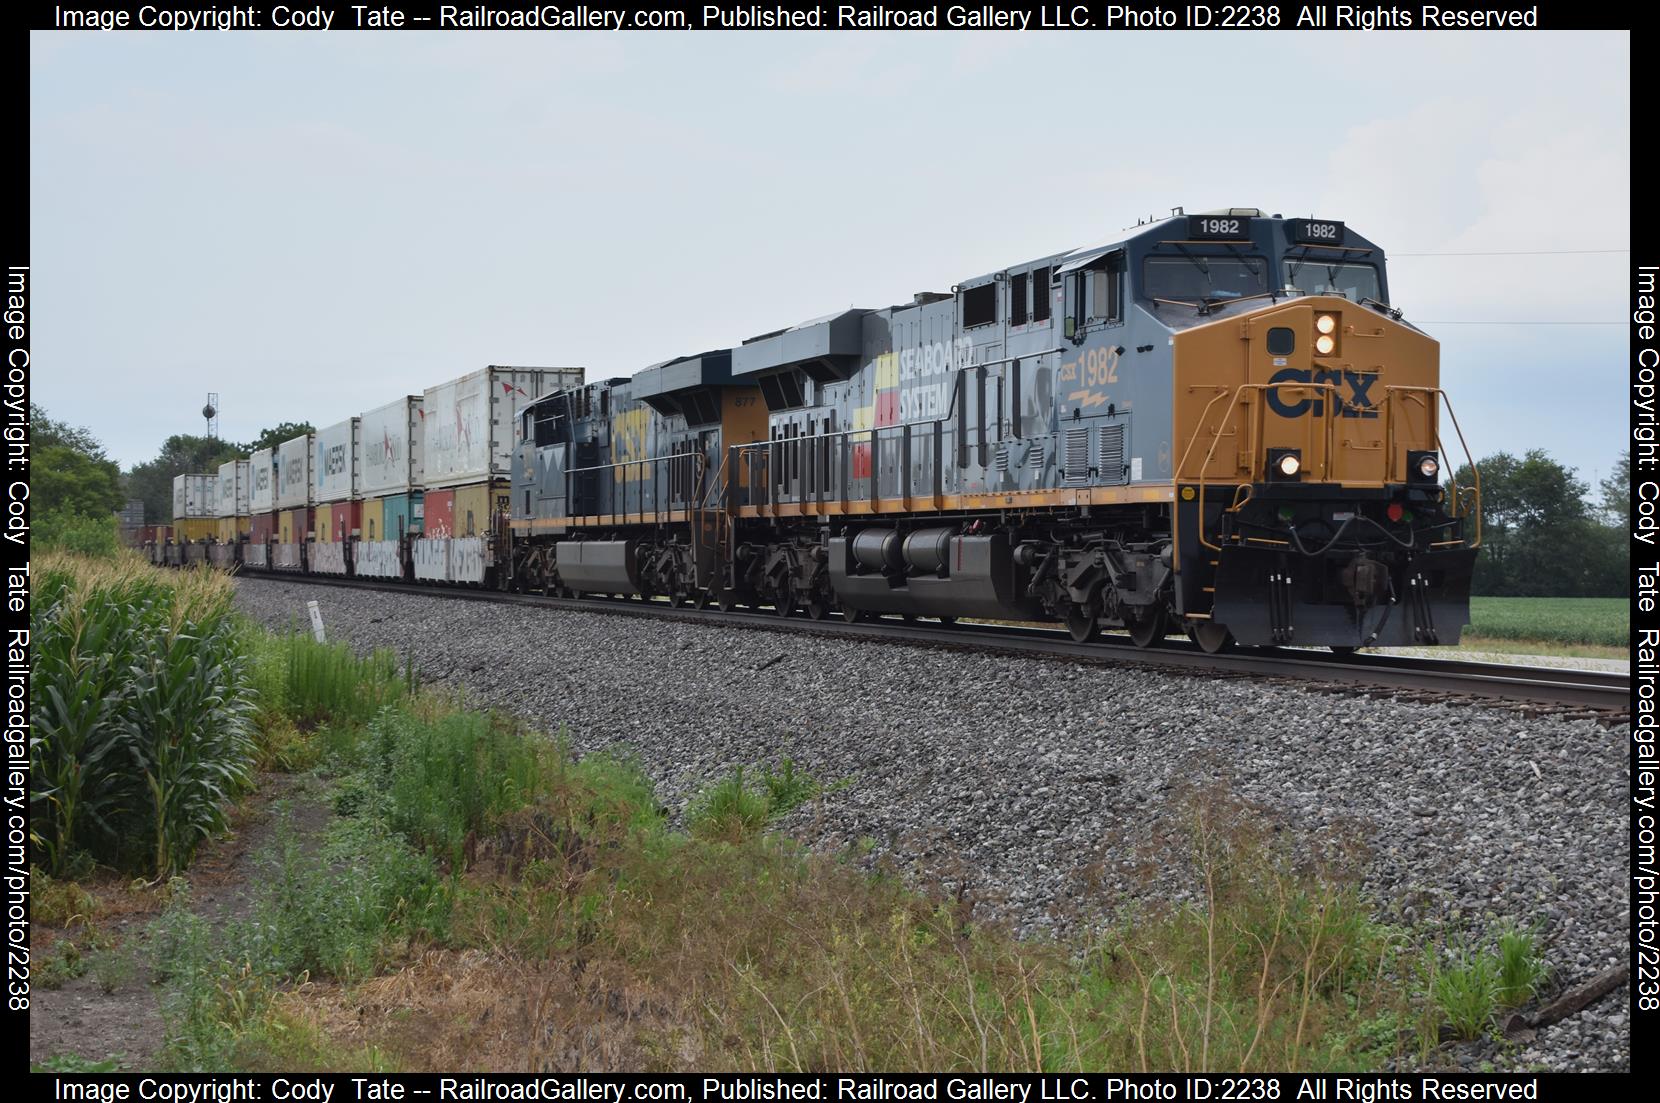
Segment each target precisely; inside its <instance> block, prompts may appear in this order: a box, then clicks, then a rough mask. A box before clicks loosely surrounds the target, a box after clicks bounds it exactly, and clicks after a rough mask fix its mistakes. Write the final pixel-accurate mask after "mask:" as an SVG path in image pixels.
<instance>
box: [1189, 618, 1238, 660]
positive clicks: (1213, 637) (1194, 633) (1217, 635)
mask: <svg viewBox="0 0 1660 1103" xmlns="http://www.w3.org/2000/svg"><path fill="white" fill-rule="evenodd" d="M1187 634H1188V636H1189V637H1190V638H1191V639H1192V640H1193V642H1194V643H1196V644H1198V645H1199V650H1200V651H1203V652H1204V653H1205V654H1207V655H1219V654H1221V653H1222V652H1224V651H1226V650H1228V649H1229V648H1231V647H1233V634H1232V633H1231V632H1229V631H1228V626H1227V625H1225V624H1212V623H1211V622H1210V621H1208V620H1201V621H1196V622H1194V623H1192V624H1189V625H1188V628H1187Z"/></svg>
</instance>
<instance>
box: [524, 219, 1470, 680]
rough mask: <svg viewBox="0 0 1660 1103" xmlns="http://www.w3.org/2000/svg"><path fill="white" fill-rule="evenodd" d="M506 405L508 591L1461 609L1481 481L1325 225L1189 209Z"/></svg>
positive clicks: (1146, 625)
mask: <svg viewBox="0 0 1660 1103" xmlns="http://www.w3.org/2000/svg"><path fill="white" fill-rule="evenodd" d="M521 418H522V422H521V425H520V431H519V437H520V440H519V443H518V445H517V447H516V448H515V450H514V455H513V462H512V482H511V493H510V496H509V517H508V521H507V526H506V531H505V532H503V533H502V534H501V538H500V540H499V541H498V542H497V545H496V547H495V549H494V556H495V575H494V581H495V582H496V583H497V584H499V585H502V586H505V587H511V588H515V589H521V590H541V591H547V592H557V593H565V594H612V595H639V596H642V597H652V596H666V597H668V598H670V599H673V600H677V601H692V602H698V603H705V602H713V603H715V604H717V605H719V606H720V607H722V608H729V607H731V606H733V605H747V606H770V607H772V608H773V609H775V610H776V611H777V612H778V613H779V614H780V615H790V614H792V613H795V612H797V611H798V610H799V611H802V612H804V613H805V614H806V615H808V616H811V617H823V616H825V615H827V614H829V613H830V612H832V611H839V612H840V613H841V614H842V615H843V616H845V617H847V618H849V619H852V620H862V619H868V618H874V617H880V616H884V615H897V616H902V617H905V618H907V619H911V618H917V617H934V618H939V619H941V620H946V621H949V620H953V619H955V618H958V617H965V616H968V617H979V618H992V619H998V620H1014V621H1044V620H1051V621H1059V622H1062V623H1064V624H1065V625H1066V626H1067V628H1068V629H1069V630H1070V631H1071V633H1072V635H1073V636H1074V637H1075V638H1077V639H1079V640H1087V639H1089V638H1090V637H1092V636H1094V635H1095V634H1096V633H1097V632H1099V631H1100V630H1101V629H1103V628H1115V629H1123V630H1126V631H1127V632H1128V633H1129V635H1130V638H1131V639H1132V640H1133V641H1134V642H1135V643H1136V644H1137V645H1140V646H1144V647H1145V646H1152V645H1155V644H1158V643H1159V642H1161V641H1162V640H1164V639H1165V638H1166V637H1167V636H1168V635H1169V634H1171V633H1172V632H1175V631H1183V632H1186V633H1187V634H1188V635H1189V636H1191V637H1192V638H1193V639H1194V640H1195V641H1197V642H1198V644H1199V645H1200V646H1201V647H1203V648H1204V649H1205V650H1207V651H1217V650H1220V649H1222V648H1224V647H1227V646H1229V645H1231V644H1232V643H1234V642H1236V641H1237V642H1238V643H1241V644H1246V645H1255V646H1265V645H1287V644H1296V645H1324V646H1327V647H1330V648H1333V649H1335V650H1347V649H1352V648H1356V647H1360V646H1397V645H1411V644H1453V643H1456V642H1457V641H1458V639H1459V634H1460V632H1461V631H1462V628H1463V626H1464V625H1465V623H1466V622H1467V620H1468V611H1469V584H1470V574H1471V569H1472V566H1473V563H1474V559H1475V556H1476V554H1477V548H1478V546H1479V544H1480V507H1479V494H1480V488H1479V484H1478V483H1475V480H1472V483H1473V484H1475V485H1470V486H1459V485H1457V484H1455V483H1454V482H1453V481H1452V480H1451V479H1450V478H1448V477H1447V476H1448V474H1449V472H1450V467H1449V466H1448V465H1447V463H1446V459H1445V457H1446V455H1447V449H1446V439H1445V434H1446V431H1447V430H1449V429H1450V430H1452V435H1453V437H1454V438H1455V439H1456V440H1457V441H1458V443H1459V445H1460V447H1461V449H1462V452H1463V456H1464V458H1465V459H1466V460H1469V454H1468V449H1467V448H1463V447H1462V438H1461V436H1459V434H1458V432H1457V423H1456V419H1455V418H1454V417H1453V415H1452V412H1451V406H1450V403H1449V401H1448V399H1447V396H1446V394H1445V392H1444V391H1443V390H1442V388H1441V385H1440V372H1439V346H1438V345H1437V343H1436V341H1435V340H1434V339H1432V338H1431V337H1429V336H1428V335H1427V334H1425V333H1424V332H1423V331H1421V330H1420V329H1419V328H1418V327H1416V326H1414V325H1412V324H1411V323H1410V322H1408V321H1406V320H1405V319H1404V318H1403V316H1402V312H1401V311H1400V310H1399V309H1397V308H1396V307H1394V306H1392V305H1391V304H1390V296H1389V284H1388V275H1387V271H1386V266H1385V257H1384V252H1383V250H1382V249H1381V248H1380V247H1379V246H1377V245H1376V244H1375V243H1373V242H1371V241H1369V240H1367V239H1366V238H1364V237H1362V236H1361V235H1359V234H1358V233H1356V232H1355V231H1354V230H1352V229H1350V228H1349V227H1348V226H1347V225H1345V224H1344V223H1343V222H1341V221H1337V220H1332V219H1319V218H1283V217H1281V216H1279V215H1265V214H1264V213H1263V212H1262V211H1261V210H1259V209H1255V208H1229V209H1224V210H1215V211H1206V212H1203V213H1199V214H1187V213H1184V212H1181V211H1179V210H1178V211H1176V212H1174V213H1173V214H1172V216H1171V217H1169V218H1165V219H1160V220H1156V221H1152V222H1149V223H1146V224H1143V225H1140V226H1137V227H1136V228H1135V229H1134V230H1133V231H1132V232H1130V233H1128V235H1127V236H1125V237H1123V238H1122V239H1120V240H1118V241H1115V242H1112V243H1110V244H1106V245H1099V246H1094V247H1090V248H1084V249H1075V250H1071V251H1068V252H1063V253H1054V254H1049V255H1046V256H1041V257H1037V258H1035V259H1031V260H1027V261H1023V262H1021V263H1017V264H1011V265H1009V266H1008V267H1006V268H1002V269H999V270H997V271H994V272H988V273H984V274H981V275H978V276H975V277H972V278H969V279H965V280H962V281H961V282H959V283H958V284H956V285H955V286H953V287H952V288H951V290H950V291H949V292H948V293H945V292H941V293H923V294H918V295H916V296H915V297H914V299H913V301H911V302H909V303H903V304H900V305H896V306H889V307H883V308H877V309H853V310H845V311H840V312H837V313H835V314H831V315H827V316H825V317H822V318H816V319H813V320H811V321H808V322H803V323H801V324H800V325H796V326H791V327H789V328H786V329H780V330H777V331H773V332H769V333H764V334H760V335H758V336H756V337H752V338H750V339H749V340H747V341H744V342H742V343H741V344H738V345H736V346H733V347H731V348H726V349H718V350H712V351H709V352H705V353H701V354H698V355H694V356H686V357H681V358H678V359H674V360H670V361H666V362H663V363H660V364H655V365H653V366H651V367H648V368H646V369H645V370H643V371H641V372H639V373H638V374H636V375H635V376H634V377H633V378H630V379H610V380H605V381H603V382H595V383H589V384H586V385H584V386H581V387H572V388H565V389H561V390H559V391H556V392H555V393H553V394H550V395H547V396H545V397H543V398H541V399H539V400H537V401H535V402H533V403H530V404H528V405H526V406H525V408H524V409H523V410H522V412H521ZM1469 469H1470V470H1471V471H1472V472H1473V471H1474V464H1473V462H1471V463H1470V465H1469Z"/></svg>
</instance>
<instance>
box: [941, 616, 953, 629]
mask: <svg viewBox="0 0 1660 1103" xmlns="http://www.w3.org/2000/svg"><path fill="white" fill-rule="evenodd" d="M940 623H941V624H943V625H945V626H946V627H947V628H949V627H951V626H952V625H953V624H956V623H957V618H956V617H941V618H940Z"/></svg>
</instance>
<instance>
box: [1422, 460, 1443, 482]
mask: <svg viewBox="0 0 1660 1103" xmlns="http://www.w3.org/2000/svg"><path fill="white" fill-rule="evenodd" d="M1440 473H1441V461H1440V460H1438V459H1436V458H1435V457H1434V456H1425V457H1424V458H1423V459H1421V460H1419V461H1418V474H1419V475H1421V476H1422V477H1424V478H1426V479H1433V478H1435V476H1437V475H1439V474H1440Z"/></svg>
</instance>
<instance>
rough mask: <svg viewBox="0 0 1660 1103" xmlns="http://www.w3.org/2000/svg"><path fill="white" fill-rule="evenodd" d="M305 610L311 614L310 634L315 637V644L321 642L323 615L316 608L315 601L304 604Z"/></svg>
mask: <svg viewBox="0 0 1660 1103" xmlns="http://www.w3.org/2000/svg"><path fill="white" fill-rule="evenodd" d="M305 607H306V610H307V611H308V612H310V613H311V634H312V635H313V636H315V637H317V642H318V643H322V642H323V614H322V612H321V611H319V610H318V608H317V603H316V602H315V601H308V602H306V603H305Z"/></svg>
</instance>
